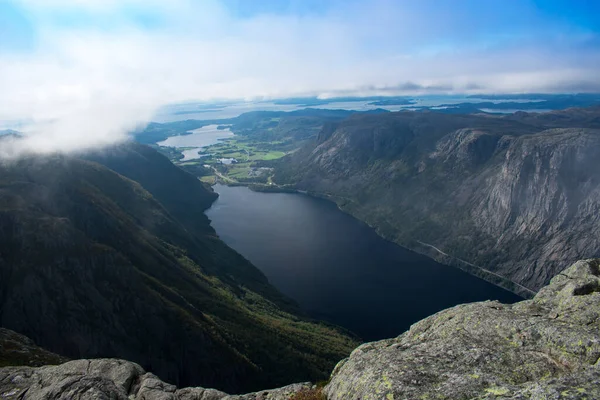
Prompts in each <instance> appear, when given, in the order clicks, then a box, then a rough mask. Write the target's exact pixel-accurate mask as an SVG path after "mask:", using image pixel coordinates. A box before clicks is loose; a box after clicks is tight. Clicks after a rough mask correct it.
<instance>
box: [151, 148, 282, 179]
mask: <svg viewBox="0 0 600 400" xmlns="http://www.w3.org/2000/svg"><path fill="white" fill-rule="evenodd" d="M285 144H286V143H285V142H283V141H272V142H264V141H256V140H252V139H250V138H248V137H243V136H239V137H236V138H232V139H228V140H223V141H221V142H219V143H217V144H214V145H212V146H208V147H205V148H204V149H203V151H201V152H200V153H201V154H205V156H204V157H202V159H198V160H192V161H186V162H181V161H180V159H181V157H180V156H179V154H180V153H179V151H181V150H186V149H183V148H180V149H168V150H164V151H163V153H164V154H167V156H168V157H169V158H170V159H171V160H172V161H173V162H174V163H176V164H177V165H179V166H180V167H182V168H184V169H186V170H187V171H188V172H191V173H193V174H195V175H197V176H199V177H200V179H201V180H202V181H203V182H206V183H209V184H214V183H216V181H217V179H219V180H221V181H223V182H224V183H268V182H270V178H271V175H272V170H271V168H268V167H265V166H264V165H262V164H261V162H262V161H272V160H277V159H279V158H281V157H284V156H285V155H286V154H287V152H286V151H285V149H282V147H284V146H285ZM222 159H233V160H232V162H231V163H230V164H227V163H224V162H222Z"/></svg>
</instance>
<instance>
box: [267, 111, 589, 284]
mask: <svg viewBox="0 0 600 400" xmlns="http://www.w3.org/2000/svg"><path fill="white" fill-rule="evenodd" d="M598 116H600V109H590V110H584V111H582V110H567V111H561V112H556V113H550V114H544V115H534V116H530V115H529V114H527V115H517V116H510V117H491V116H476V115H469V116H467V115H442V114H435V113H411V112H400V113H389V114H383V115H372V116H356V117H353V118H348V119H347V120H345V121H343V122H341V123H339V124H338V125H337V126H336V127H335V129H334V131H333V132H330V131H331V130H332V129H331V128H330V129H329V131H328V132H326V134H325V133H324V134H323V135H320V136H319V139H317V141H315V142H314V143H312V144H310V145H309V146H306V147H305V148H303V149H302V150H300V151H298V152H297V153H296V154H294V155H292V156H290V157H288V158H286V159H284V160H282V161H280V162H279V163H278V165H277V172H276V176H275V181H276V182H277V183H280V184H288V185H289V184H291V185H292V186H294V187H296V188H298V189H302V190H308V191H311V192H313V193H314V194H315V195H321V196H324V197H327V198H330V199H332V200H334V201H336V202H337V203H338V205H339V206H340V207H341V208H342V209H344V210H345V211H348V212H349V213H351V214H353V215H355V216H356V217H358V218H359V219H362V220H364V221H365V222H367V223H368V224H370V225H371V226H373V227H375V228H376V229H377V230H378V232H379V233H380V234H382V235H383V236H384V237H386V238H388V239H391V240H393V241H396V242H397V243H399V244H401V245H403V246H406V247H408V248H411V249H414V250H417V251H420V252H423V253H426V254H428V255H431V256H432V257H435V258H437V259H439V260H441V261H443V262H446V263H450V264H453V265H456V266H459V267H461V268H464V269H466V270H468V271H469V272H471V273H474V274H476V275H479V276H482V277H484V278H486V279H488V280H490V281H492V282H496V283H499V284H501V285H503V286H505V287H507V288H509V289H511V290H514V291H516V292H518V293H520V294H523V295H529V296H531V295H532V294H533V293H534V292H535V291H536V290H537V289H539V288H540V287H542V286H543V285H544V284H546V283H547V282H548V281H549V279H550V278H551V277H552V276H554V275H555V274H556V273H557V272H559V271H560V270H562V269H563V268H565V267H566V266H567V265H568V263H569V262H570V260H573V259H577V258H582V257H591V256H597V255H600V254H599V253H600V236H599V235H598V227H599V225H598V223H597V222H598V212H597V210H598V208H599V207H600V197H599V194H600V192H599V189H600V186H599V183H600V168H599V167H597V165H596V164H595V161H594V160H596V159H597V158H598V157H599V156H600V130H599V128H600V122H598V121H599V120H600V119H599V118H598ZM504 278H506V279H504ZM511 282H514V283H516V284H514V283H511Z"/></svg>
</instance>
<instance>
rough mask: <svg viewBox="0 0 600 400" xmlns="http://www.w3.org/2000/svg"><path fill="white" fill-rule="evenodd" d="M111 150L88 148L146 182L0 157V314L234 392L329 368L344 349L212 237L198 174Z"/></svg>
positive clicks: (66, 343) (15, 325) (45, 338)
mask: <svg viewBox="0 0 600 400" xmlns="http://www.w3.org/2000/svg"><path fill="white" fill-rule="evenodd" d="M113 150H114V149H113ZM114 151H115V152H113V153H110V152H107V153H104V154H102V155H96V156H95V157H96V158H97V159H98V160H99V161H101V162H104V163H105V164H113V166H114V168H115V169H117V168H120V171H121V172H123V173H124V174H130V175H131V176H132V177H135V178H137V179H139V180H140V181H141V182H144V183H143V185H144V186H142V184H140V183H138V182H135V181H133V180H131V179H128V178H126V177H125V176H123V175H120V174H118V173H116V172H115V171H113V170H111V169H109V168H107V167H105V166H103V165H100V164H99V163H96V162H91V161H86V160H83V159H80V158H73V157H59V156H56V157H48V158H30V159H22V160H20V161H18V162H15V163H12V164H6V165H2V166H0V325H1V326H3V327H6V328H9V329H12V330H15V331H17V332H19V333H23V334H25V335H27V336H29V337H30V338H32V339H33V340H35V342H36V343H38V344H39V345H41V346H43V347H44V348H47V349H48V350H50V351H53V352H55V353H58V354H61V355H64V356H66V357H69V358H84V357H117V356H118V357H123V358H127V359H131V360H133V361H135V362H138V363H140V364H141V365H143V366H144V367H145V368H147V369H149V370H151V371H152V372H154V373H156V374H157V375H159V376H161V378H163V379H165V380H166V381H169V382H173V383H178V384H184V385H189V384H203V385H208V386H214V387H219V388H222V389H227V390H229V391H232V392H238V391H242V390H244V391H248V390H252V389H253V388H256V387H268V386H275V385H279V384H283V383H286V382H289V381H290V379H291V380H293V379H315V378H317V377H318V376H321V377H323V376H326V374H327V373H328V371H329V369H330V367H331V366H332V365H333V364H335V362H337V361H338V360H339V359H340V358H342V357H343V356H344V353H346V352H349V351H350V349H351V348H352V346H353V343H354V342H353V340H352V339H350V338H348V337H347V336H345V335H343V334H341V333H340V332H339V331H337V330H336V329H334V328H330V327H327V326H322V325H319V324H316V323H311V322H310V321H308V320H306V319H304V318H302V317H301V316H299V312H298V310H297V308H296V306H295V305H294V304H293V303H292V302H291V301H289V300H288V299H286V298H285V297H283V296H282V295H281V294H279V293H278V292H277V291H276V290H275V289H274V288H273V287H272V286H271V285H269V283H268V281H267V279H266V278H265V277H264V275H263V274H262V273H260V271H258V270H257V269H256V268H255V267H254V266H253V265H251V264H250V263H249V262H248V261H247V260H245V259H244V258H243V257H242V256H240V255H239V254H237V253H236V252H235V251H233V250H231V249H230V248H228V247H227V246H226V245H225V244H224V243H223V242H221V241H220V240H219V239H218V237H217V236H216V235H215V234H214V231H213V230H212V229H211V228H210V226H209V221H208V219H207V218H206V217H205V216H204V215H203V214H202V211H203V210H204V208H206V206H207V204H210V199H211V198H213V197H214V195H213V194H212V193H210V192H209V191H207V190H206V189H205V188H204V187H203V186H202V184H201V183H200V182H199V181H198V180H197V179H195V178H193V177H192V176H190V175H188V174H186V173H185V172H183V171H182V170H180V169H178V168H177V167H175V166H173V165H172V164H171V163H169V162H168V160H166V159H164V157H162V156H160V155H158V154H156V153H155V152H154V151H153V150H151V149H148V148H144V147H141V146H136V145H129V146H125V147H122V148H120V149H118V151H117V150H114ZM90 157H91V156H90ZM124 158H125V159H124ZM153 177H154V179H156V181H154V180H153ZM145 185H147V186H148V188H149V190H146V189H145ZM181 185H184V187H183V188H182V187H181ZM150 190H151V191H152V192H151V191H150ZM154 194H155V195H154ZM186 194H187V197H184V198H180V196H183V195H186ZM155 196H156V197H155ZM159 199H160V201H159ZM195 201H197V203H198V204H197V206H196V207H194V202H195ZM198 210H200V211H198Z"/></svg>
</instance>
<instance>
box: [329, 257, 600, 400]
mask: <svg viewBox="0 0 600 400" xmlns="http://www.w3.org/2000/svg"><path fill="white" fill-rule="evenodd" d="M599 358H600V260H586V261H579V262H577V263H576V264H575V265H573V266H572V267H570V268H568V269H567V270H565V271H563V272H562V273H560V274H558V275H557V276H556V277H555V278H553V279H552V281H551V283H550V285H549V286H547V287H545V288H543V289H542V290H541V291H540V292H539V293H538V294H537V295H536V296H535V298H534V299H533V300H528V301H523V302H520V303H516V304H513V305H505V304H500V303H498V302H493V301H489V302H482V303H474V304H465V305H461V306H457V307H454V308H451V309H448V310H445V311H442V312H440V313H438V314H435V315H433V316H431V317H429V318H427V319H424V320H422V321H420V322H418V323H417V324H415V325H413V326H412V327H411V329H410V330H409V331H408V332H406V333H404V334H402V335H400V336H399V337H397V338H395V339H389V340H382V341H379V342H374V343H367V344H364V345H362V346H360V347H358V348H357V349H356V350H354V351H353V352H352V354H351V355H350V357H349V358H348V359H346V360H344V361H342V362H340V363H339V364H338V366H337V367H336V369H335V371H334V372H333V375H332V379H331V382H330V383H329V384H328V385H327V386H326V388H325V393H326V394H327V398H328V399H330V400H337V399H339V400H341V399H344V400H347V399H474V398H477V399H500V398H501V399H530V398H531V399H579V398H582V399H583V398H588V399H599V398H600V362H599Z"/></svg>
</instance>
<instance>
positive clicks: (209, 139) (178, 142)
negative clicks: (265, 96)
mask: <svg viewBox="0 0 600 400" xmlns="http://www.w3.org/2000/svg"><path fill="white" fill-rule="evenodd" d="M218 126H219V125H207V126H203V127H202V128H198V129H194V130H192V131H190V132H192V133H190V134H189V135H178V136H171V137H169V138H167V139H166V140H163V141H162V142H158V143H156V144H157V145H159V146H167V147H177V148H181V147H191V149H188V150H184V151H183V152H182V154H183V159H182V160H181V161H189V160H196V159H199V158H202V155H201V154H198V152H199V151H200V150H201V149H202V148H203V147H206V146H211V145H213V144H217V143H219V140H222V139H229V138H231V137H233V132H231V130H229V128H226V129H217V127H218Z"/></svg>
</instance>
